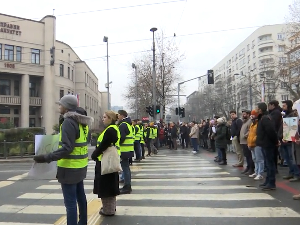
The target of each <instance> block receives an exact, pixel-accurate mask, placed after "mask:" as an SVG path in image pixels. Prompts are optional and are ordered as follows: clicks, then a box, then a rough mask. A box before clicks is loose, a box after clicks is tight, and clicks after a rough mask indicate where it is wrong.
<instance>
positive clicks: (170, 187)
mask: <svg viewBox="0 0 300 225" xmlns="http://www.w3.org/2000/svg"><path fill="white" fill-rule="evenodd" d="M133 189H134V190H231V189H257V188H256V187H246V186H244V185H227V186H226V185H222V186H205V185H202V186H166V185H164V186H133Z"/></svg>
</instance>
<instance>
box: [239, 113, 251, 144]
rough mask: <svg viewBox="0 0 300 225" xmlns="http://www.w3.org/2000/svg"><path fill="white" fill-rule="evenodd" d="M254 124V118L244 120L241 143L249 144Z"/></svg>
mask: <svg viewBox="0 0 300 225" xmlns="http://www.w3.org/2000/svg"><path fill="white" fill-rule="evenodd" d="M251 124H252V120H251V119H250V118H249V119H248V120H244V123H243V126H242V128H241V132H240V144H241V145H247V144H248V142H247V138H248V135H249V130H250V126H251Z"/></svg>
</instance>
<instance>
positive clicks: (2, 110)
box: [0, 107, 10, 114]
mask: <svg viewBox="0 0 300 225" xmlns="http://www.w3.org/2000/svg"><path fill="white" fill-rule="evenodd" d="M0 114H10V108H8V107H5V108H0Z"/></svg>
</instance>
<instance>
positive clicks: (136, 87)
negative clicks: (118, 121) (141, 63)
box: [131, 63, 138, 119]
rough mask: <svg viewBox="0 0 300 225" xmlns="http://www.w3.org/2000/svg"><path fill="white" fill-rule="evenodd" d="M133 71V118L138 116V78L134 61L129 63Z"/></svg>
mask: <svg viewBox="0 0 300 225" xmlns="http://www.w3.org/2000/svg"><path fill="white" fill-rule="evenodd" d="M131 65H132V68H133V69H134V71H135V116H136V117H135V118H136V119H137V118H138V79H137V68H136V65H135V64H134V63H132V64H131Z"/></svg>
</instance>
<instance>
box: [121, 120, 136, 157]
mask: <svg viewBox="0 0 300 225" xmlns="http://www.w3.org/2000/svg"><path fill="white" fill-rule="evenodd" d="M122 123H125V124H126V126H127V128H128V130H129V134H128V135H126V137H125V140H124V142H123V143H122V144H121V143H120V150H121V153H122V152H133V151H134V144H133V143H134V134H133V127H132V125H130V124H129V123H126V122H122ZM122 123H121V124H122ZM121 124H120V125H121Z"/></svg>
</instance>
